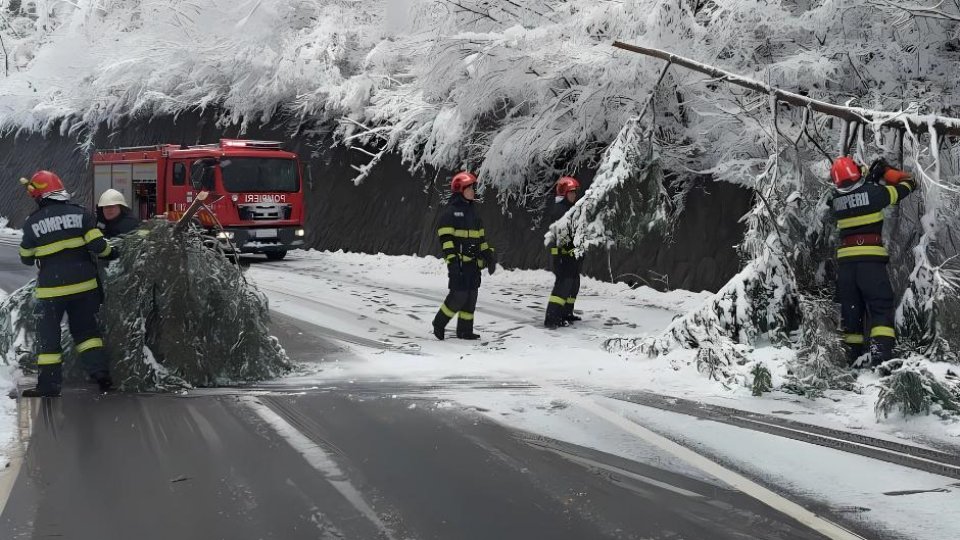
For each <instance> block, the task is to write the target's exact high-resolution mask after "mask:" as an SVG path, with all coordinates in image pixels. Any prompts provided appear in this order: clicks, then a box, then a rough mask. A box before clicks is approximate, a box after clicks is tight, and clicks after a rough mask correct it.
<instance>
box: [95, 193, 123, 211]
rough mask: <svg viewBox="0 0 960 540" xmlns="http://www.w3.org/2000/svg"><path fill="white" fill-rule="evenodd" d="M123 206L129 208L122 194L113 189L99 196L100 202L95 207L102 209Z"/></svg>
mask: <svg viewBox="0 0 960 540" xmlns="http://www.w3.org/2000/svg"><path fill="white" fill-rule="evenodd" d="M117 205H120V206H125V207H127V208H130V206H129V205H128V204H127V199H126V198H124V196H123V193H120V192H119V191H117V190H115V189H108V190H106V191H104V192H103V195H101V196H100V202H98V203H97V206H98V207H100V208H103V207H104V206H117Z"/></svg>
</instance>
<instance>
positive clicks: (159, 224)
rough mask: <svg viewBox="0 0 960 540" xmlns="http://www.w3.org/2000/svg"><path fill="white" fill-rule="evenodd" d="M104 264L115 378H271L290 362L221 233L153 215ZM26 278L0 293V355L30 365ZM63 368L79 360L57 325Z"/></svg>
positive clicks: (159, 387)
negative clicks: (5, 294)
mask: <svg viewBox="0 0 960 540" xmlns="http://www.w3.org/2000/svg"><path fill="white" fill-rule="evenodd" d="M117 247H118V249H119V250H120V257H119V260H117V261H115V262H113V263H111V264H110V265H108V266H107V267H106V268H105V270H104V271H103V272H102V276H101V279H102V283H103V288H104V292H105V301H104V304H103V307H102V309H101V311H100V319H101V329H102V331H103V337H104V342H105V345H106V349H107V351H108V353H109V356H110V365H111V371H112V373H113V377H114V381H115V382H116V383H117V384H118V386H119V387H120V388H121V389H123V390H128V391H165V390H174V389H179V388H186V387H207V386H224V385H236V384H241V383H249V382H255V381H260V380H264V379H269V378H272V377H276V376H279V375H282V374H284V373H286V372H288V371H289V370H290V369H291V367H292V366H291V363H290V360H289V358H288V357H287V355H286V353H285V352H284V350H283V348H282V347H281V346H280V343H279V342H278V341H277V339H276V338H274V337H272V336H271V335H270V332H269V329H268V326H267V325H268V323H269V310H268V306H267V299H266V297H265V296H264V295H263V294H262V293H260V292H259V291H258V290H257V289H256V288H255V287H254V286H253V285H252V284H250V283H248V282H247V281H246V279H245V278H244V276H243V273H242V271H241V269H240V268H239V267H238V266H237V265H235V264H234V263H233V262H231V261H230V260H229V259H228V258H227V257H226V256H225V255H224V253H223V251H222V249H220V246H219V243H218V242H216V241H214V240H211V239H210V238H209V237H208V236H205V235H204V234H202V233H201V232H200V231H199V230H196V229H193V228H184V229H183V230H180V231H177V230H175V228H174V226H173V225H171V224H168V223H166V222H163V221H156V222H151V223H150V224H148V225H147V226H146V227H145V229H144V230H143V231H142V233H141V234H135V235H130V236H127V237H125V238H123V239H122V240H120V241H119V242H118V244H117ZM33 286H34V285H33V284H32V283H31V284H30V285H27V286H26V287H23V288H21V289H20V290H18V291H16V292H14V293H13V294H11V295H10V296H9V297H8V298H6V299H5V300H4V301H3V302H0V330H2V331H0V356H2V358H3V360H4V361H5V362H6V363H8V364H12V363H18V364H19V365H20V367H21V368H22V369H24V370H26V371H30V370H33V369H34V355H33V345H34V337H33V321H32V313H33V302H34V299H33ZM63 336H64V339H63V350H64V352H65V354H64V357H65V358H64V374H65V379H66V380H68V381H70V380H73V381H82V380H84V378H85V374H84V373H83V370H82V369H81V367H80V366H79V362H77V358H76V355H75V354H74V352H73V344H72V341H71V339H70V335H69V332H67V331H66V329H64V332H63Z"/></svg>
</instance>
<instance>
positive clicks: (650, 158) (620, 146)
mask: <svg viewBox="0 0 960 540" xmlns="http://www.w3.org/2000/svg"><path fill="white" fill-rule="evenodd" d="M662 186H663V171H661V170H660V167H659V165H658V163H657V158H656V156H655V155H654V153H653V145H652V144H651V142H650V135H649V133H646V132H645V130H644V129H643V127H642V124H641V121H640V119H639V118H633V119H631V120H630V121H629V122H627V125H626V126H624V128H623V130H622V131H621V132H620V135H619V136H618V137H617V140H616V141H614V143H613V144H612V145H611V146H610V148H609V149H608V150H607V152H606V154H605V155H604V159H603V162H602V164H601V166H600V170H599V171H598V172H597V176H596V177H595V178H594V181H593V184H591V186H590V189H589V191H587V193H586V195H584V196H583V197H581V198H580V200H579V201H577V203H576V204H575V205H574V207H573V208H571V209H570V211H569V212H567V214H566V215H565V216H563V218H562V219H560V220H558V221H556V222H555V223H553V224H552V225H550V231H549V232H548V233H547V236H546V242H547V243H548V244H549V243H550V242H553V241H558V243H559V244H561V245H565V244H567V243H570V242H572V243H573V245H574V246H576V252H577V254H578V255H580V256H583V255H584V254H585V253H586V252H587V251H588V250H590V249H594V248H606V247H611V246H613V245H619V246H620V247H630V246H632V245H634V244H635V243H638V242H639V241H640V240H641V239H642V238H643V237H644V236H645V235H646V234H648V233H650V232H652V231H658V232H662V229H663V228H664V227H665V226H666V225H667V223H668V219H669V218H668V210H667V209H666V208H665V206H666V204H667V202H668V201H669V199H668V198H667V197H666V196H665V194H664V193H663V188H662Z"/></svg>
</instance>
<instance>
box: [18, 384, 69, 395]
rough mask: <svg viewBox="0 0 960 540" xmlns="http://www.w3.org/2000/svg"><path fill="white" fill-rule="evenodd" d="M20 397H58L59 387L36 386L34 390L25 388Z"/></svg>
mask: <svg viewBox="0 0 960 540" xmlns="http://www.w3.org/2000/svg"><path fill="white" fill-rule="evenodd" d="M20 395H21V396H23V397H60V387H59V386H58V387H56V388H54V387H52V386H47V387H41V386H37V387H36V388H27V389H26V390H24V391H23V393H22V394H20Z"/></svg>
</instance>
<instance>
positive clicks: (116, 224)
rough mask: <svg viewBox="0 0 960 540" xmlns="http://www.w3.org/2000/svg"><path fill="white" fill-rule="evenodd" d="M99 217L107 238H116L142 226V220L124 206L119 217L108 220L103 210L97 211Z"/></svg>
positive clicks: (101, 227)
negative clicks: (132, 214)
mask: <svg viewBox="0 0 960 540" xmlns="http://www.w3.org/2000/svg"><path fill="white" fill-rule="evenodd" d="M97 219H98V220H99V221H100V223H99V225H100V229H101V230H103V235H104V236H106V237H107V238H116V237H118V236H122V235H124V234H129V233H132V232H133V231H135V230H137V228H138V227H139V226H140V221H139V220H138V219H137V218H135V217H133V216H131V215H130V210H127V209H126V208H123V209H122V210H121V211H120V215H119V216H118V217H117V219H114V220H110V221H108V220H107V218H105V217H103V211H97Z"/></svg>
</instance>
